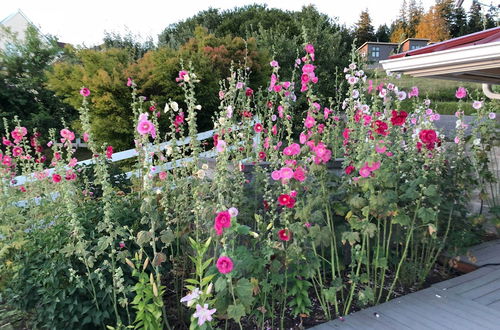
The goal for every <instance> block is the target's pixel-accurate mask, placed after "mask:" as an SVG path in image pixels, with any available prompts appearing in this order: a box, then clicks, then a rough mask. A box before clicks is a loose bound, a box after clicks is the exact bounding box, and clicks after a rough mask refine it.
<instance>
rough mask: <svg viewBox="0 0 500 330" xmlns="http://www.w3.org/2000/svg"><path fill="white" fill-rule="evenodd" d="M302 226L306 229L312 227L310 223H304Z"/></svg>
mask: <svg viewBox="0 0 500 330" xmlns="http://www.w3.org/2000/svg"><path fill="white" fill-rule="evenodd" d="M304 226H305V227H306V228H311V226H312V225H311V223H310V222H306V223H304Z"/></svg>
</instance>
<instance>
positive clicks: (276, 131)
mask: <svg viewBox="0 0 500 330" xmlns="http://www.w3.org/2000/svg"><path fill="white" fill-rule="evenodd" d="M271 133H273V135H277V134H278V126H276V125H273V127H272V128H271Z"/></svg>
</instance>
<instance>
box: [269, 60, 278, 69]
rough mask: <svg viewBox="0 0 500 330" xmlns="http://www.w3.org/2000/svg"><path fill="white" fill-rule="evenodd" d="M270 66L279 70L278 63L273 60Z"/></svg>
mask: <svg viewBox="0 0 500 330" xmlns="http://www.w3.org/2000/svg"><path fill="white" fill-rule="evenodd" d="M269 65H271V66H272V67H273V68H277V67H278V66H279V64H278V61H275V60H272V61H271V62H270V63H269Z"/></svg>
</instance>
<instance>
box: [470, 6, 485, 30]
mask: <svg viewBox="0 0 500 330" xmlns="http://www.w3.org/2000/svg"><path fill="white" fill-rule="evenodd" d="M483 28H484V26H483V14H482V13H481V5H480V4H479V2H478V1H476V0H473V1H472V4H471V6H470V9H469V17H468V20H467V33H473V32H478V31H482V30H483Z"/></svg>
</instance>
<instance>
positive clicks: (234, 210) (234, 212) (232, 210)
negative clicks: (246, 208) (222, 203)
mask: <svg viewBox="0 0 500 330" xmlns="http://www.w3.org/2000/svg"><path fill="white" fill-rule="evenodd" d="M227 211H228V212H229V215H230V216H231V218H234V217H237V216H238V213H239V211H238V209H237V208H236V207H230V208H229V210H227Z"/></svg>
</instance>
